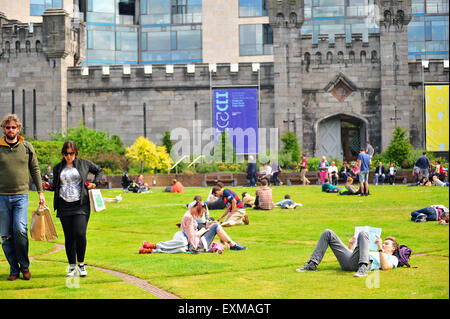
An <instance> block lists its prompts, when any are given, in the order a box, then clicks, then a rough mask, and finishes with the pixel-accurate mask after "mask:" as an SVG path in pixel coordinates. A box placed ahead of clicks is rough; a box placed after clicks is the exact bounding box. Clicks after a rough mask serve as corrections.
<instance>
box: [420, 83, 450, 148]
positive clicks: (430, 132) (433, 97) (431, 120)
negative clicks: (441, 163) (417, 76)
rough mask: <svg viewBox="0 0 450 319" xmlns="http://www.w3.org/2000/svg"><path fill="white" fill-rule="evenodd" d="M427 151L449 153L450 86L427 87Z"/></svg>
mask: <svg viewBox="0 0 450 319" xmlns="http://www.w3.org/2000/svg"><path fill="white" fill-rule="evenodd" d="M425 121H426V144H427V145H426V148H427V151H448V150H449V148H448V144H449V141H448V137H449V136H448V129H449V121H448V84H446V85H426V86H425Z"/></svg>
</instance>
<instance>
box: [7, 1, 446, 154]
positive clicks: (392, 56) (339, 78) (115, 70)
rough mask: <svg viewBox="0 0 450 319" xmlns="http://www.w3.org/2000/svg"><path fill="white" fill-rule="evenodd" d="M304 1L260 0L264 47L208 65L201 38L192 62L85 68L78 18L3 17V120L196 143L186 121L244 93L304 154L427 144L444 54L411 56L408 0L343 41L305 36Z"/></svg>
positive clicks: (204, 117) (386, 4)
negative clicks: (266, 33)
mask: <svg viewBox="0 0 450 319" xmlns="http://www.w3.org/2000/svg"><path fill="white" fill-rule="evenodd" d="M227 1H228V0H227ZM227 1H225V2H227ZM228 2H230V1H228ZM305 2H307V1H303V0H302V1H300V0H297V1H291V0H273V1H267V5H268V8H267V17H266V18H267V25H269V26H270V29H271V32H272V37H273V40H272V43H271V44H272V48H271V49H272V50H271V52H270V54H269V58H268V57H267V56H264V57H263V58H262V59H259V60H258V59H257V58H255V60H254V61H252V60H251V57H245V59H241V60H238V61H236V59H233V58H230V61H221V60H218V61H215V60H214V55H213V54H211V51H210V50H209V51H208V49H207V47H206V45H205V42H206V41H207V40H208V39H205V37H206V36H205V37H204V38H203V51H204V56H205V55H206V56H207V58H206V57H205V58H204V59H203V60H202V61H201V62H188V63H143V62H142V63H139V61H138V63H135V64H125V63H124V64H117V63H115V64H111V65H105V64H100V65H92V64H86V63H84V62H85V60H86V55H87V51H88V50H89V45H87V43H86V42H87V41H90V40H89V38H88V37H87V36H86V33H87V32H88V29H89V24H88V23H86V22H85V21H83V19H79V18H78V17H75V16H73V15H71V14H69V13H68V12H67V11H65V10H64V9H61V8H59V9H58V8H53V9H47V10H45V12H44V13H43V14H42V22H37V23H33V25H32V29H30V25H29V24H28V23H23V22H20V21H17V20H11V19H8V16H6V15H5V14H3V13H0V74H2V76H1V77H0V110H1V114H0V115H1V116H4V115H5V114H8V113H10V112H13V113H16V114H18V115H19V116H20V118H21V119H22V121H23V124H24V134H25V135H27V136H31V137H36V138H39V139H48V138H49V133H54V132H58V131H64V130H66V129H67V128H68V127H71V126H77V125H78V123H79V122H80V121H81V122H83V123H85V125H86V126H87V127H91V128H95V129H100V130H104V131H107V132H109V133H110V134H111V135H118V136H119V137H120V138H121V140H122V141H123V142H124V143H125V144H132V143H133V142H134V140H135V139H136V138H138V137H139V136H147V137H149V139H150V140H152V141H154V142H157V143H159V142H160V140H161V138H162V136H163V134H164V132H165V131H171V130H172V129H174V128H177V127H182V128H186V129H187V130H188V131H189V132H191V133H192V135H191V140H193V139H195V137H194V135H195V134H194V129H195V128H194V126H195V123H199V121H201V125H202V127H211V126H212V125H213V124H212V123H213V116H214V113H213V110H212V109H213V102H212V90H213V89H214V88H242V87H251V88H257V91H258V127H259V128H267V129H269V128H278V136H280V135H281V134H283V133H285V132H287V131H293V132H295V133H296V135H297V137H298V139H299V141H300V146H301V148H302V150H304V151H305V152H306V153H307V155H308V156H316V157H318V156H322V155H326V156H327V157H337V158H341V159H344V160H352V159H354V158H355V156H356V155H357V153H358V150H359V147H360V146H362V145H364V144H365V141H366V140H370V141H371V143H372V145H373V146H374V147H375V150H376V151H377V152H380V151H383V150H385V149H386V147H387V146H388V144H389V141H390V139H391V137H392V132H393V130H394V129H395V127H396V126H401V127H403V128H406V129H408V130H409V134H410V136H411V142H412V144H413V146H414V147H416V148H425V136H426V135H425V125H424V122H425V118H424V117H425V114H424V103H423V101H424V93H423V92H424V83H439V84H446V85H448V75H449V73H448V58H447V59H435V60H432V59H430V60H427V61H426V63H424V61H423V60H411V59H408V52H409V51H408V24H409V23H410V21H411V19H412V17H413V15H414V14H413V10H412V4H411V0H403V1H394V0H392V1H383V0H375V1H374V6H373V8H375V11H376V14H374V15H373V17H374V21H373V23H374V24H375V25H376V26H377V32H367V33H364V32H362V33H360V32H354V33H347V32H345V33H342V34H340V33H336V34H321V33H314V32H313V33H312V34H303V33H302V30H303V29H302V27H303V26H304V24H305V23H306V22H305V21H306V20H307V19H305V16H306V15H307V13H306V11H305V10H306V9H305V8H306V6H305ZM309 2H311V1H309ZM203 3H204V4H203V5H204V6H206V5H207V4H205V1H204V2H203ZM264 3H266V1H264ZM216 4H217V6H220V5H219V3H218V2H216ZM209 5H211V4H209ZM1 10H2V9H1V8H0V11H1ZM215 10H216V11H217V12H216V14H220V10H219V9H218V7H215ZM447 10H448V9H447ZM204 16H205V17H204V19H203V21H204V23H206V22H207V21H208V19H207V17H206V15H205V14H204ZM216 20H218V21H219V22H218V23H220V20H221V19H220V17H216ZM222 23H223V22H222ZM205 28H206V26H205ZM206 32H207V31H206V30H205V34H206ZM447 41H448V40H447ZM447 43H448V42H447ZM447 45H448V44H447ZM216 46H217V45H216ZM218 50H219V51H220V47H218ZM224 50H225V49H224ZM447 50H448V49H447ZM219 51H218V54H220V52H219ZM208 54H209V55H208ZM447 56H448V52H447ZM260 58H261V57H260ZM279 146H280V147H281V145H279Z"/></svg>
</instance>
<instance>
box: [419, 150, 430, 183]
mask: <svg viewBox="0 0 450 319" xmlns="http://www.w3.org/2000/svg"><path fill="white" fill-rule="evenodd" d="M415 165H416V166H417V167H418V168H419V169H420V171H419V181H421V180H422V178H423V177H426V178H428V174H429V169H430V167H431V165H430V160H429V159H428V157H427V152H423V153H422V156H421V157H419V158H418V159H417V161H416V163H415Z"/></svg>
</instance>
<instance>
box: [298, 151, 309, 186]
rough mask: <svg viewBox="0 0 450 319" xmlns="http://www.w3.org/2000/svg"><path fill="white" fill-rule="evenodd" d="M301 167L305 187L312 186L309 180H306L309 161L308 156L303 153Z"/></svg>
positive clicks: (301, 176)
mask: <svg viewBox="0 0 450 319" xmlns="http://www.w3.org/2000/svg"><path fill="white" fill-rule="evenodd" d="M299 165H300V179H301V181H302V182H303V185H306V184H310V183H311V182H310V181H309V179H307V178H306V172H307V171H308V159H307V158H306V154H305V153H302V161H301V163H300V164H299Z"/></svg>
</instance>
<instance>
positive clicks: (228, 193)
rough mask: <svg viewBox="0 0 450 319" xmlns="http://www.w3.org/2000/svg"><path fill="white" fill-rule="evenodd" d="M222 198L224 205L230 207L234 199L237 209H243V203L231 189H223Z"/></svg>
mask: <svg viewBox="0 0 450 319" xmlns="http://www.w3.org/2000/svg"><path fill="white" fill-rule="evenodd" d="M222 197H223V202H224V203H225V205H231V201H232V200H233V199H235V200H236V207H237V208H243V207H244V203H243V202H242V201H241V200H240V199H239V196H238V195H237V194H236V192H234V191H233V190H232V189H229V188H226V189H224V190H223V195H222Z"/></svg>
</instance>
